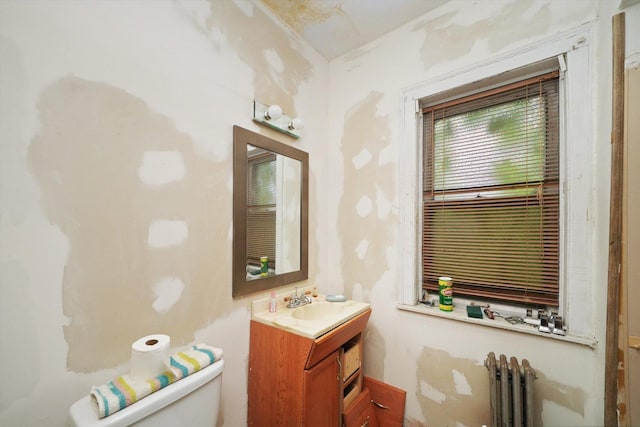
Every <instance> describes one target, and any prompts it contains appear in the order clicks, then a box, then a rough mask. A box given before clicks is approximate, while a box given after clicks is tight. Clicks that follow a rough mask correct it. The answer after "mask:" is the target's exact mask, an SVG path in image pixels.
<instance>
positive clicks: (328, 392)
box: [302, 350, 341, 427]
mask: <svg viewBox="0 0 640 427" xmlns="http://www.w3.org/2000/svg"><path fill="white" fill-rule="evenodd" d="M339 358H340V351H339V350H338V351H335V352H333V353H331V354H330V355H328V356H327V357H325V358H324V359H322V360H321V361H320V362H318V363H317V364H316V365H315V366H313V367H312V368H311V369H307V370H305V371H304V393H303V395H304V396H303V399H304V400H303V402H302V405H303V413H304V426H305V427H314V426H317V427H333V426H336V427H338V426H339V425H340V410H341V408H340V383H339V375H340V372H339V371H340V369H339Z"/></svg>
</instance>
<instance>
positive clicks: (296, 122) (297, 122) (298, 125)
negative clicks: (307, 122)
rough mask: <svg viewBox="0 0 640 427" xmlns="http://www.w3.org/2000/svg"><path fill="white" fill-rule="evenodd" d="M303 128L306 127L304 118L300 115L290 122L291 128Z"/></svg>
mask: <svg viewBox="0 0 640 427" xmlns="http://www.w3.org/2000/svg"><path fill="white" fill-rule="evenodd" d="M294 129H296V130H302V129H304V120H302V119H301V118H300V117H296V118H295V119H293V120H291V121H290V122H289V130H294Z"/></svg>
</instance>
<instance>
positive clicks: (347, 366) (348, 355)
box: [342, 339, 362, 382]
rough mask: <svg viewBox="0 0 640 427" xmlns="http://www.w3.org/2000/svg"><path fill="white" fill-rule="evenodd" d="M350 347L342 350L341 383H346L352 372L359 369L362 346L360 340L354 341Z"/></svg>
mask: <svg viewBox="0 0 640 427" xmlns="http://www.w3.org/2000/svg"><path fill="white" fill-rule="evenodd" d="M350 344H352V345H351V347H346V348H345V350H344V369H343V373H342V381H343V382H344V381H346V380H347V379H348V378H349V377H350V376H351V375H353V373H354V372H356V371H357V370H358V369H360V364H361V359H362V346H361V344H360V339H358V340H355V341H354V342H352V343H350Z"/></svg>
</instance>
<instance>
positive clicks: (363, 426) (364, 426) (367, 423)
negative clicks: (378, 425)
mask: <svg viewBox="0 0 640 427" xmlns="http://www.w3.org/2000/svg"><path fill="white" fill-rule="evenodd" d="M368 425H369V416H368V415H367V419H366V420H365V421H364V424H362V426H361V427H367V426H368Z"/></svg>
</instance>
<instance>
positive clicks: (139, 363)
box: [129, 334, 171, 381]
mask: <svg viewBox="0 0 640 427" xmlns="http://www.w3.org/2000/svg"><path fill="white" fill-rule="evenodd" d="M170 344H171V338H169V336H168V335H161V334H156V335H148V336H146V337H142V338H140V339H139V340H137V341H136V342H134V343H133V344H131V368H130V370H129V375H130V376H131V378H132V379H133V380H135V381H146V380H149V379H152V378H155V377H157V376H158V375H160V374H162V373H163V372H165V371H166V370H167V369H168V366H169V345H170Z"/></svg>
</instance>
